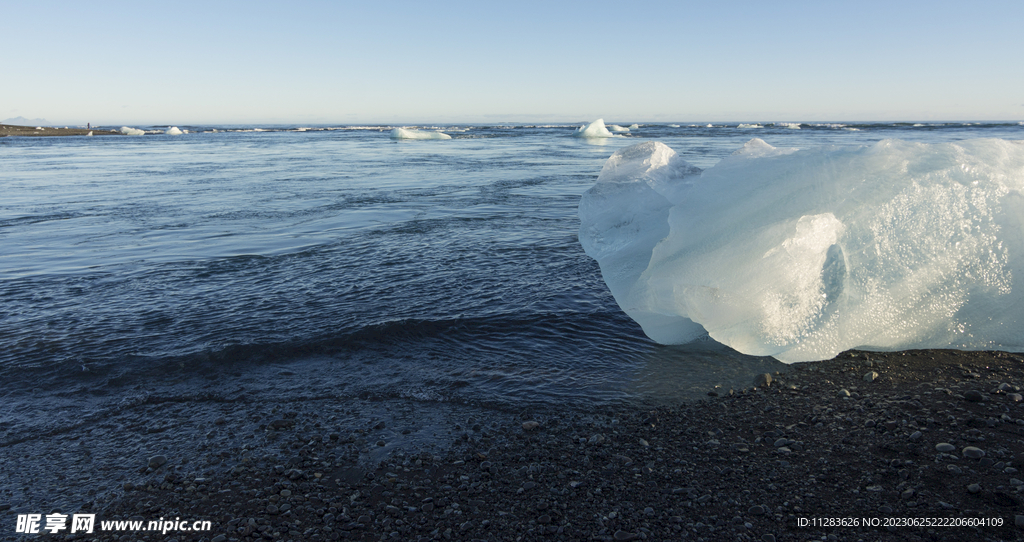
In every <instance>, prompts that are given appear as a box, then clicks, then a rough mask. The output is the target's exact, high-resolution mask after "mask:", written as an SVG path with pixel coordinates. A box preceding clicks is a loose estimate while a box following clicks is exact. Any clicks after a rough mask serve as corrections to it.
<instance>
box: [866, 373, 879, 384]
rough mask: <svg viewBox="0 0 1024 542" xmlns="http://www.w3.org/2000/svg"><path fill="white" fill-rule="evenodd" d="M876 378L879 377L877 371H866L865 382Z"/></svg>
mask: <svg viewBox="0 0 1024 542" xmlns="http://www.w3.org/2000/svg"><path fill="white" fill-rule="evenodd" d="M876 379H878V373H876V372H874V371H868V372H866V373H864V381H865V382H874V381H875V380H876Z"/></svg>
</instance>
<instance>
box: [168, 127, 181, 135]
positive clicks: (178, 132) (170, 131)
mask: <svg viewBox="0 0 1024 542" xmlns="http://www.w3.org/2000/svg"><path fill="white" fill-rule="evenodd" d="M164 133H165V134H167V135H181V134H182V131H181V130H179V129H178V127H177V126H171V127H170V128H168V129H167V131H166V132H164Z"/></svg>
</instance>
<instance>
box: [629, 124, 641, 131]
mask: <svg viewBox="0 0 1024 542" xmlns="http://www.w3.org/2000/svg"><path fill="white" fill-rule="evenodd" d="M629 129H630V130H638V129H640V125H639V124H630V125H629Z"/></svg>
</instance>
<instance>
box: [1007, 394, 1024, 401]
mask: <svg viewBox="0 0 1024 542" xmlns="http://www.w3.org/2000/svg"><path fill="white" fill-rule="evenodd" d="M1006 398H1007V399H1009V400H1011V401H1013V402H1014V403H1019V402H1021V401H1024V395H1021V394H1019V393H1007V394H1006Z"/></svg>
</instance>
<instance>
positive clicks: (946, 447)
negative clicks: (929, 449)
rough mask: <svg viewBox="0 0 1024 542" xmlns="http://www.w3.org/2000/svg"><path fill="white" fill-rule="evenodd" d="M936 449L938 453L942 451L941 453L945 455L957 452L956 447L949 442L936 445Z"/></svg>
mask: <svg viewBox="0 0 1024 542" xmlns="http://www.w3.org/2000/svg"><path fill="white" fill-rule="evenodd" d="M935 449H936V450H937V451H940V452H942V453H944V454H948V453H949V452H953V451H956V446H953V445H952V444H950V443H948V442H940V443H938V444H936V445H935Z"/></svg>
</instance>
